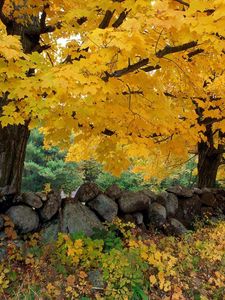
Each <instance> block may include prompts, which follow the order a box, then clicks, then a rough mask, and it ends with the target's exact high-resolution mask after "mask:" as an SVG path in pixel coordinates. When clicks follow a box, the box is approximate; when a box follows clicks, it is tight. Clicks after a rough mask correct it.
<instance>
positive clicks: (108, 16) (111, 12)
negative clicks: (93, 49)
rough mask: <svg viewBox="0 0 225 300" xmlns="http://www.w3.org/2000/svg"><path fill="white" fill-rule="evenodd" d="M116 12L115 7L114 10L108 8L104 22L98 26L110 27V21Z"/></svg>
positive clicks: (102, 27)
mask: <svg viewBox="0 0 225 300" xmlns="http://www.w3.org/2000/svg"><path fill="white" fill-rule="evenodd" d="M114 12H115V9H114V10H113V11H111V10H107V11H106V12H105V16H104V18H103V20H102V22H101V23H100V25H99V26H98V27H99V28H101V29H105V28H106V27H108V26H109V23H110V21H111V19H112V17H113V14H114Z"/></svg>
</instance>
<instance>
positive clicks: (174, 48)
mask: <svg viewBox="0 0 225 300" xmlns="http://www.w3.org/2000/svg"><path fill="white" fill-rule="evenodd" d="M197 45H198V42H197V41H192V42H189V43H185V44H183V45H179V46H169V45H166V46H165V47H164V48H163V49H161V50H159V51H157V52H156V56H157V57H158V58H162V57H164V56H166V55H167V54H171V53H176V52H181V51H185V50H188V49H191V48H193V47H196V46H197Z"/></svg>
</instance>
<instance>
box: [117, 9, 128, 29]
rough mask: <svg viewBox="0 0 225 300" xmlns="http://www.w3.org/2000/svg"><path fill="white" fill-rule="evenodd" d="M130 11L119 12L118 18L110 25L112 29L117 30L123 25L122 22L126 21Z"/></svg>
mask: <svg viewBox="0 0 225 300" xmlns="http://www.w3.org/2000/svg"><path fill="white" fill-rule="evenodd" d="M130 11H131V9H130V10H124V11H123V12H121V14H120V15H119V18H118V19H117V20H116V21H115V22H114V23H113V24H112V27H114V28H118V27H119V26H120V25H122V24H123V21H124V20H125V19H126V17H127V15H128V14H129V12H130Z"/></svg>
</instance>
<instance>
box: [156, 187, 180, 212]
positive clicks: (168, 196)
mask: <svg viewBox="0 0 225 300" xmlns="http://www.w3.org/2000/svg"><path fill="white" fill-rule="evenodd" d="M156 202H157V203H159V204H161V205H163V206H164V207H165V208H166V212H167V216H175V214H176V212H177V210H178V198H177V196H176V195H175V194H172V193H167V192H162V193H160V194H159V195H158V196H157V198H156Z"/></svg>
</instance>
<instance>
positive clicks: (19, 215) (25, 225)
mask: <svg viewBox="0 0 225 300" xmlns="http://www.w3.org/2000/svg"><path fill="white" fill-rule="evenodd" d="M6 215H8V216H9V217H10V219H11V220H12V221H13V223H14V224H15V228H16V229H18V230H19V231H20V232H21V233H28V232H31V231H34V230H35V229H37V228H38V225H39V217H38V215H37V213H36V212H35V211H34V210H33V209H32V208H31V207H28V206H25V205H18V206H12V207H10V208H9V209H8V210H7V212H6Z"/></svg>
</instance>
